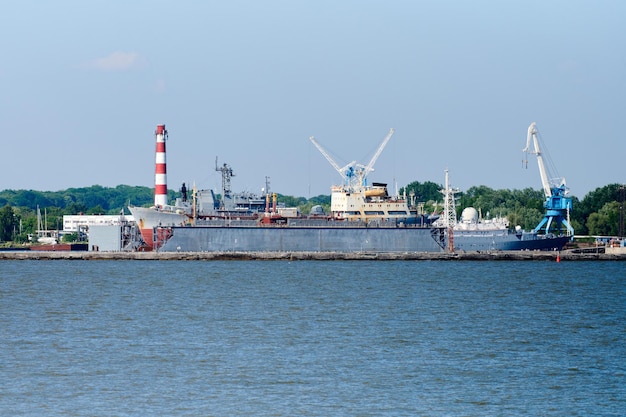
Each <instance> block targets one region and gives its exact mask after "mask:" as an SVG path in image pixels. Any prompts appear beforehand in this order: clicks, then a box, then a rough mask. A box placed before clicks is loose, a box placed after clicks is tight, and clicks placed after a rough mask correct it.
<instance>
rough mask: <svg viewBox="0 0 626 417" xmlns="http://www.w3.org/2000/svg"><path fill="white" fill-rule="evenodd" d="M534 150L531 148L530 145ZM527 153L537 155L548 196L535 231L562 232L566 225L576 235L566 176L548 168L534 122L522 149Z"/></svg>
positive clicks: (545, 191) (542, 183)
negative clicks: (556, 175) (570, 216)
mask: <svg viewBox="0 0 626 417" xmlns="http://www.w3.org/2000/svg"><path fill="white" fill-rule="evenodd" d="M531 142H532V145H533V147H534V150H530V146H531ZM522 152H525V153H532V154H535V155H536V156H537V164H538V165H539V176H540V177H541V185H542V186H543V193H544V196H545V198H546V200H545V203H544V207H545V209H546V213H545V214H544V216H543V219H542V220H541V222H540V223H539V224H538V225H537V227H535V232H539V231H540V230H542V229H543V230H544V231H545V234H546V235H547V234H549V233H552V232H553V231H556V232H557V233H558V234H561V233H562V231H563V227H565V229H566V231H567V235H568V236H572V237H573V236H574V228H573V227H572V226H571V225H570V222H569V214H570V211H571V210H572V199H571V198H569V197H567V196H566V195H567V193H568V191H567V187H566V185H565V178H562V177H560V178H559V177H554V176H552V171H551V170H550V169H548V167H547V166H546V164H545V162H544V158H543V155H542V153H541V148H540V147H539V138H538V136H537V126H536V123H535V122H533V123H531V124H530V126H529V127H528V135H527V137H526V147H525V148H524V149H523V150H522Z"/></svg>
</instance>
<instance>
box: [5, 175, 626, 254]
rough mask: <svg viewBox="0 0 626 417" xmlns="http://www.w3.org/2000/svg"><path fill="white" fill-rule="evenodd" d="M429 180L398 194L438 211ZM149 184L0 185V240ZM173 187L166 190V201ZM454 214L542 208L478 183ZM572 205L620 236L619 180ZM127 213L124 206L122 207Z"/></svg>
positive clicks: (21, 237) (55, 223)
mask: <svg viewBox="0 0 626 417" xmlns="http://www.w3.org/2000/svg"><path fill="white" fill-rule="evenodd" d="M442 188H443V186H442V185H441V184H437V183H434V182H430V181H427V182H424V183H420V182H418V181H415V182H412V183H410V184H408V185H407V186H406V187H404V188H402V189H400V194H401V195H404V194H405V193H406V195H407V197H408V196H410V195H413V196H415V200H416V201H418V202H423V203H424V209H425V211H426V212H428V213H430V212H440V211H441V210H442V208H443V203H442V198H443V195H442V193H441V189H442ZM153 193H154V190H153V188H150V187H141V186H129V185H118V186H117V187H102V186H99V185H94V186H91V187H84V188H68V189H66V190H62V191H35V190H4V191H0V207H2V208H1V209H0V241H4V242H6V241H15V242H24V241H26V240H27V235H28V234H29V233H34V232H35V231H36V230H37V208H38V207H39V208H40V210H42V211H43V210H45V211H46V214H47V216H46V217H47V219H48V224H47V225H46V227H47V228H48V229H56V228H59V226H61V227H62V219H63V216H64V215H73V214H113V215H115V214H119V213H120V212H122V211H124V210H126V207H127V206H128V205H129V204H132V205H135V206H150V205H151V204H152V203H153V201H154V194H153ZM178 195H179V191H175V190H169V191H168V198H169V199H170V201H174V199H175V198H176V197H177V196H178ZM456 197H457V199H456V209H457V218H458V217H460V214H461V211H462V210H463V209H464V208H465V207H474V208H476V209H478V210H480V212H481V214H482V216H483V218H490V217H496V216H499V217H507V218H508V219H509V223H510V225H511V227H515V226H516V225H519V226H521V227H522V228H523V229H525V230H532V229H534V228H535V226H536V225H537V224H538V223H539V222H540V221H541V219H542V218H543V215H544V212H545V209H544V207H543V204H544V200H545V198H544V195H543V191H542V190H534V189H531V188H525V189H523V190H509V189H503V190H494V189H492V188H489V187H487V186H484V185H480V186H474V187H471V188H469V189H468V190H467V191H465V192H460V193H457V195H456ZM277 200H278V202H281V203H284V204H285V205H286V206H287V207H298V208H299V209H300V211H301V212H302V213H308V212H310V209H311V207H313V206H314V205H321V206H322V207H323V208H324V210H325V211H326V212H330V195H319V196H315V197H311V198H308V199H307V198H304V197H293V196H287V195H281V194H279V195H278V197H277ZM572 200H573V210H572V213H571V214H570V223H571V224H572V226H573V227H574V230H575V231H576V234H577V235H603V236H620V237H623V234H624V213H623V209H624V186H623V185H620V184H609V185H606V186H604V187H600V188H597V189H596V190H594V191H592V192H590V193H588V194H587V195H586V196H585V197H584V198H583V199H582V200H579V199H578V198H577V197H572ZM125 212H126V213H127V211H125Z"/></svg>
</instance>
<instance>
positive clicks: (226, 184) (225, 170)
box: [215, 156, 235, 199]
mask: <svg viewBox="0 0 626 417" xmlns="http://www.w3.org/2000/svg"><path fill="white" fill-rule="evenodd" d="M215 170H216V171H219V172H221V173H222V199H224V198H226V197H230V194H231V192H232V191H231V188H230V179H231V177H234V176H235V173H234V172H233V169H232V168H231V167H229V166H228V165H227V164H224V165H222V166H221V167H218V166H217V156H216V157H215Z"/></svg>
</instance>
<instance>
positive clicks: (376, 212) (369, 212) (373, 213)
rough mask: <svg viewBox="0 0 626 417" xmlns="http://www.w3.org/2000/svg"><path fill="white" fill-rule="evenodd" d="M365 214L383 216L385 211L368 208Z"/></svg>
mask: <svg viewBox="0 0 626 417" xmlns="http://www.w3.org/2000/svg"><path fill="white" fill-rule="evenodd" d="M365 214H366V215H367V216H382V215H384V214H385V212H384V211H377V210H366V211H365Z"/></svg>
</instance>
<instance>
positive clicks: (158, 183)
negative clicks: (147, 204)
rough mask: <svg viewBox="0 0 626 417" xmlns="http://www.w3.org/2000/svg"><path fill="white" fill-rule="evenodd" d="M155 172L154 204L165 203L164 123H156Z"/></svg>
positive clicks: (165, 134) (165, 137)
mask: <svg viewBox="0 0 626 417" xmlns="http://www.w3.org/2000/svg"><path fill="white" fill-rule="evenodd" d="M154 134H155V135H156V174H155V175H154V205H155V206H157V207H158V206H166V205H167V167H166V165H167V164H166V163H165V140H166V139H167V130H165V125H157V129H156V132H154Z"/></svg>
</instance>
